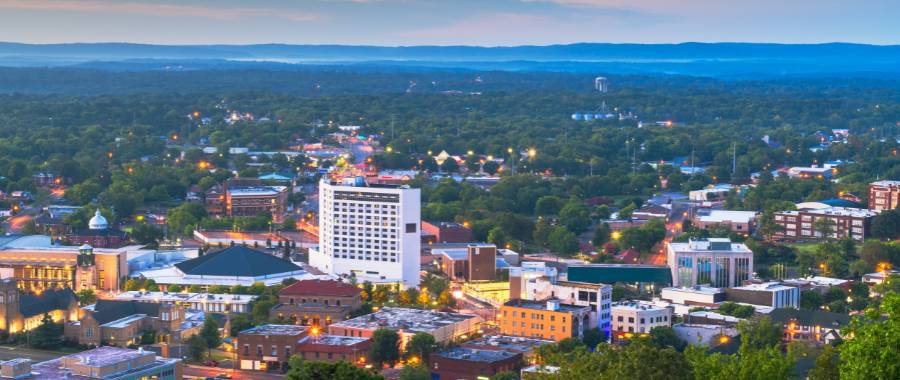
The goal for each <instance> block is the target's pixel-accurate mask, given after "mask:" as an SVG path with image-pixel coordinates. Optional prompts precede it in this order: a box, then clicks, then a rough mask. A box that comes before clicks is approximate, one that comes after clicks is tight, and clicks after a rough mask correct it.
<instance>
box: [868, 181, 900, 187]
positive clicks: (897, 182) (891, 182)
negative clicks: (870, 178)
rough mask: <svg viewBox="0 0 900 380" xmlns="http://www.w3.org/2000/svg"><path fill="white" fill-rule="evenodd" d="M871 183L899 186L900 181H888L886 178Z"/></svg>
mask: <svg viewBox="0 0 900 380" xmlns="http://www.w3.org/2000/svg"><path fill="white" fill-rule="evenodd" d="M871 185H875V186H884V187H893V186H900V181H888V180H883V181H875V182H872V183H871Z"/></svg>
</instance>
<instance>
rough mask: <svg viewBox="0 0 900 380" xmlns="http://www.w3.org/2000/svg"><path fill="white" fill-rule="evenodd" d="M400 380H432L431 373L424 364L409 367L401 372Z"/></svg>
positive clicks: (405, 367)
mask: <svg viewBox="0 0 900 380" xmlns="http://www.w3.org/2000/svg"><path fill="white" fill-rule="evenodd" d="M400 380H431V371H430V370H428V367H427V366H425V365H423V364H419V365H407V366H404V367H403V369H402V370H401V371H400Z"/></svg>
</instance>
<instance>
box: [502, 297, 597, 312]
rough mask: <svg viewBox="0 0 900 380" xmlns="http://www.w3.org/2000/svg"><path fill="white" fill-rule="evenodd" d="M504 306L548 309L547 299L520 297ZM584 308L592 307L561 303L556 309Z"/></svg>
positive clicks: (566, 310)
mask: <svg viewBox="0 0 900 380" xmlns="http://www.w3.org/2000/svg"><path fill="white" fill-rule="evenodd" d="M503 306H510V307H521V308H525V309H532V310H547V301H531V300H521V299H518V300H510V301H507V302H506V303H505V304H503ZM584 309H590V307H589V306H575V305H567V304H563V303H561V304H559V308H558V309H556V310H555V311H559V312H564V313H565V312H577V311H581V310H584ZM547 311H549V310H547Z"/></svg>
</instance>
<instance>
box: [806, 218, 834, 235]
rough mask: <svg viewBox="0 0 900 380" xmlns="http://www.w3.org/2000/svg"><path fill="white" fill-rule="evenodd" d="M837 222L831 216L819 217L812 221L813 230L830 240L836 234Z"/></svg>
mask: <svg viewBox="0 0 900 380" xmlns="http://www.w3.org/2000/svg"><path fill="white" fill-rule="evenodd" d="M836 224H837V223H836V222H835V221H834V219H831V218H817V219H816V220H815V221H813V223H812V228H813V231H815V232H816V233H817V234H818V236H821V237H822V238H823V239H825V240H830V239H831V238H832V235H834V226H835V225H836Z"/></svg>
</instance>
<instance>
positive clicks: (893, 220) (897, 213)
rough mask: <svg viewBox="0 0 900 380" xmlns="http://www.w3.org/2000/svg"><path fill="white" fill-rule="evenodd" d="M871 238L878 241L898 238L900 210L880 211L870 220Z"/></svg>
mask: <svg viewBox="0 0 900 380" xmlns="http://www.w3.org/2000/svg"><path fill="white" fill-rule="evenodd" d="M871 231H872V236H873V237H876V238H880V239H897V238H900V209H894V210H890V211H882V212H881V213H880V214H878V215H876V216H875V217H874V218H872V227H871Z"/></svg>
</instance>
